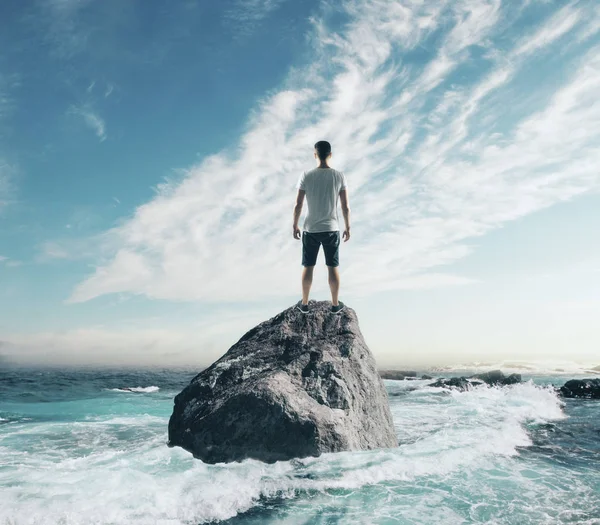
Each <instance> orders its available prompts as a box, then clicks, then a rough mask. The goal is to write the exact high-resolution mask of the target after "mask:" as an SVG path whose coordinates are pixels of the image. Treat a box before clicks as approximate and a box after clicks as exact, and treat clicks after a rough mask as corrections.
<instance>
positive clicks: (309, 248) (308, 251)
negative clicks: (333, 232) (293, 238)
mask: <svg viewBox="0 0 600 525" xmlns="http://www.w3.org/2000/svg"><path fill="white" fill-rule="evenodd" d="M319 247H320V243H319V241H318V240H317V239H316V238H315V237H314V235H311V234H310V233H309V232H307V231H304V232H302V266H304V269H303V270H302V304H304V305H306V304H308V294H309V293H310V287H311V285H312V280H313V270H314V269H315V265H316V264H317V255H318V253H319Z"/></svg>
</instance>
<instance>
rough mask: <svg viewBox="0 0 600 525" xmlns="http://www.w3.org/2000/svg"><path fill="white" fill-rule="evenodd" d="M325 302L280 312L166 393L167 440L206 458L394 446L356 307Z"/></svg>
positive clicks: (264, 457)
mask: <svg viewBox="0 0 600 525" xmlns="http://www.w3.org/2000/svg"><path fill="white" fill-rule="evenodd" d="M330 305H331V303H328V302H315V301H311V302H310V312H309V313H308V314H303V313H301V312H300V311H299V310H297V309H295V308H293V307H292V308H288V309H287V310H284V311H283V312H281V313H280V314H279V315H277V316H275V317H273V318H272V319H269V320H268V321H265V322H263V323H261V324H259V325H258V326H256V327H255V328H253V329H252V330H250V331H249V332H248V333H246V334H245V335H244V336H243V337H242V338H241V339H240V340H239V341H238V342H237V343H236V344H235V345H233V346H232V347H231V348H230V349H229V350H228V352H227V353H226V354H225V355H224V356H223V357H221V358H220V359H219V360H218V361H216V362H215V363H213V364H212V365H211V366H210V367H208V368H207V369H205V370H203V371H202V372H200V374H198V375H197V376H196V377H195V378H194V379H192V381H191V383H190V384H189V385H188V386H187V387H186V388H185V389H184V390H183V391H182V392H181V393H180V394H178V395H177V396H176V397H175V406H174V409H173V414H172V415H171V419H170V420H169V445H170V446H181V447H183V448H184V449H186V450H188V451H190V452H191V453H192V454H193V455H194V456H195V457H197V458H199V459H201V460H203V461H204V462H206V463H219V462H229V461H241V460H243V459H246V458H254V459H258V460H261V461H265V462H274V461H277V460H288V459H291V458H298V457H307V456H319V455H320V454H321V453H323V452H338V451H342V450H366V449H374V448H390V447H396V446H398V441H397V438H396V435H395V432H394V426H393V422H392V417H391V414H390V409H389V405H388V397H387V393H386V391H385V387H384V385H383V382H382V380H381V378H380V377H379V374H378V372H377V368H376V365H375V360H374V359H373V356H372V355H371V352H370V351H369V349H368V348H367V345H366V344H365V341H364V340H363V337H362V334H361V332H360V329H359V326H358V319H357V317H356V313H355V312H354V310H352V309H351V308H348V307H346V308H345V309H344V310H342V312H341V313H339V314H337V315H335V314H332V313H330V311H329V308H330Z"/></svg>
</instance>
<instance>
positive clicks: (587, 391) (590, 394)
mask: <svg viewBox="0 0 600 525" xmlns="http://www.w3.org/2000/svg"><path fill="white" fill-rule="evenodd" d="M560 393H561V394H562V395H563V396H564V397H582V398H585V399H600V379H571V380H570V381H567V382H566V383H565V384H564V385H563V386H561V387H560Z"/></svg>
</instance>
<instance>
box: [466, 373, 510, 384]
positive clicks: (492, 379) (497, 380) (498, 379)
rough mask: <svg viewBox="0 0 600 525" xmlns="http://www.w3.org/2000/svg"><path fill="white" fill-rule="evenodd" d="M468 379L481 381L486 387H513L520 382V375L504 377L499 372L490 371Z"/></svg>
mask: <svg viewBox="0 0 600 525" xmlns="http://www.w3.org/2000/svg"><path fill="white" fill-rule="evenodd" d="M469 379H481V381H483V382H484V383H486V384H488V385H514V384H515V383H520V382H521V374H510V375H509V376H505V375H504V374H503V373H502V372H501V371H500V370H492V371H491V372H485V373H483V374H475V375H473V376H470V377H469Z"/></svg>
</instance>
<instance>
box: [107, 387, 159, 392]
mask: <svg viewBox="0 0 600 525" xmlns="http://www.w3.org/2000/svg"><path fill="white" fill-rule="evenodd" d="M110 390H112V391H113V392H137V393H145V394H151V393H153V392H158V391H159V390H160V388H159V387H157V386H133V387H123V388H111V389H110Z"/></svg>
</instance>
